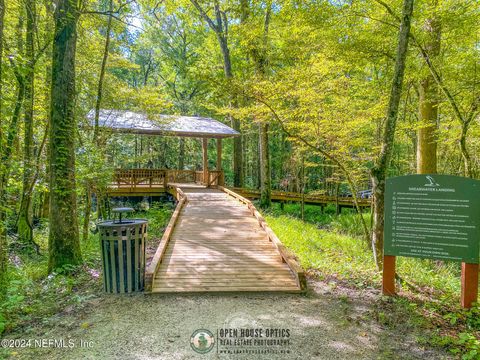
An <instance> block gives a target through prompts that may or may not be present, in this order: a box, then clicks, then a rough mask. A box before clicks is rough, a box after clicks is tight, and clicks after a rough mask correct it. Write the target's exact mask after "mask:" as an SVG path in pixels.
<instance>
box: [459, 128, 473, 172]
mask: <svg viewBox="0 0 480 360" xmlns="http://www.w3.org/2000/svg"><path fill="white" fill-rule="evenodd" d="M468 126H469V123H466V122H463V123H462V132H461V135H460V151H461V153H462V159H463V174H464V176H466V177H470V178H473V177H474V171H473V166H472V159H471V157H470V154H469V153H468V149H467V132H468Z"/></svg>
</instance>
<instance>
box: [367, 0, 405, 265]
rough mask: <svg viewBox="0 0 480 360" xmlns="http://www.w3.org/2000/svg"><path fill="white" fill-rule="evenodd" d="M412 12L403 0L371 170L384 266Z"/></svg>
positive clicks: (377, 251) (376, 244) (377, 248)
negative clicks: (389, 179) (388, 182)
mask: <svg viewBox="0 0 480 360" xmlns="http://www.w3.org/2000/svg"><path fill="white" fill-rule="evenodd" d="M412 12H413V0H404V2H403V11H402V21H401V24H400V31H399V34H398V46H397V55H396V59H395V72H394V75H393V81H392V87H391V91H390V100H389V103H388V109H387V116H386V121H385V124H384V126H385V127H384V130H383V144H382V148H381V151H380V154H379V156H378V158H377V160H376V162H375V165H374V167H373V168H372V171H371V178H372V184H373V196H374V215H373V231H372V249H373V253H374V259H375V263H376V265H377V268H378V269H379V270H381V269H382V268H383V234H384V231H383V230H384V207H385V202H384V201H385V198H384V196H385V178H386V172H387V168H388V165H389V163H390V158H391V156H392V151H393V145H394V140H395V128H396V123H397V116H398V106H399V103H400V97H401V94H402V86H403V78H404V73H405V60H406V57H407V51H408V39H409V35H410V22H411V17H412Z"/></svg>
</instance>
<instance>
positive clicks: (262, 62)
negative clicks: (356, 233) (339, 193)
mask: <svg viewBox="0 0 480 360" xmlns="http://www.w3.org/2000/svg"><path fill="white" fill-rule="evenodd" d="M271 9H272V2H271V1H268V4H267V9H266V12H265V21H264V28H263V34H262V41H261V48H260V49H254V50H255V51H254V56H253V58H254V59H255V67H256V70H257V73H258V74H259V75H260V76H261V77H262V78H263V77H265V76H266V65H267V44H268V29H269V26H270V15H271ZM255 55H256V56H255ZM268 130H269V126H268V123H262V124H260V133H259V135H260V137H259V143H260V169H261V171H260V178H261V179H260V183H261V188H260V189H261V196H260V206H261V207H263V208H268V207H270V206H271V204H272V199H271V198H272V172H271V169H270V152H269V150H268ZM302 209H303V207H302Z"/></svg>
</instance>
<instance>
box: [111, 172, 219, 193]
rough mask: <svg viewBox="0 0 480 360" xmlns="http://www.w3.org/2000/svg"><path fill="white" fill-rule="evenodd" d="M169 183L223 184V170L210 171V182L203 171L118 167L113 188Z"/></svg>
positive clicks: (164, 184)
mask: <svg viewBox="0 0 480 360" xmlns="http://www.w3.org/2000/svg"><path fill="white" fill-rule="evenodd" d="M168 183H183V184H185V183H197V184H206V185H208V186H217V185H222V184H223V171H216V170H215V171H209V172H208V182H207V181H204V178H203V171H195V170H176V169H116V170H115V172H114V175H113V181H112V184H111V187H112V188H116V189H119V190H130V191H132V192H133V191H134V190H141V189H166V187H167V184H168Z"/></svg>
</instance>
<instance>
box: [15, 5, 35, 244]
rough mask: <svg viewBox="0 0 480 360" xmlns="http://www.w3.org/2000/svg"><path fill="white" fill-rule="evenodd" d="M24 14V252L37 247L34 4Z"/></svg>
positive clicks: (21, 225) (20, 236)
mask: <svg viewBox="0 0 480 360" xmlns="http://www.w3.org/2000/svg"><path fill="white" fill-rule="evenodd" d="M25 7H26V13H27V36H26V43H25V56H26V59H27V62H28V67H27V71H26V73H25V75H24V76H25V100H24V151H23V184H22V199H21V202H20V210H19V214H18V221H17V233H18V242H19V244H20V245H21V246H22V247H24V248H25V249H26V250H31V247H32V246H34V247H35V248H36V249H37V251H38V246H36V245H35V244H34V241H33V224H32V222H33V221H32V201H31V199H32V193H33V191H32V190H33V189H32V188H31V184H32V179H33V176H34V164H33V157H34V154H33V106H34V94H35V83H34V80H35V72H34V67H35V45H34V36H35V18H36V9H35V0H27V1H26V3H25Z"/></svg>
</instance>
